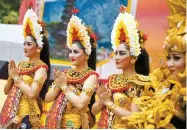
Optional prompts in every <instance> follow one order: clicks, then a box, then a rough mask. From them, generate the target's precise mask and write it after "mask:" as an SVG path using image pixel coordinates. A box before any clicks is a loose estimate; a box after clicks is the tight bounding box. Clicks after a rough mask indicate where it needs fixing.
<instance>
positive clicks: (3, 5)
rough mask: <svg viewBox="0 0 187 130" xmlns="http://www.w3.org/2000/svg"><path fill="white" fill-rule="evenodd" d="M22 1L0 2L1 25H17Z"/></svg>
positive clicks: (4, 0)
mask: <svg viewBox="0 0 187 130" xmlns="http://www.w3.org/2000/svg"><path fill="white" fill-rule="evenodd" d="M21 1H22V0H0V23H7V24H16V23H17V22H18V11H19V7H20V4H21Z"/></svg>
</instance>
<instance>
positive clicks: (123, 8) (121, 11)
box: [119, 5, 127, 13]
mask: <svg viewBox="0 0 187 130" xmlns="http://www.w3.org/2000/svg"><path fill="white" fill-rule="evenodd" d="M119 12H120V13H125V12H127V7H126V6H124V5H121V7H120V9H119Z"/></svg>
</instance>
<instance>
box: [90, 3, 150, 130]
mask: <svg viewBox="0 0 187 130" xmlns="http://www.w3.org/2000/svg"><path fill="white" fill-rule="evenodd" d="M126 11H127V9H126V7H124V6H121V8H120V14H119V15H118V17H117V19H116V21H115V24H114V27H113V30H112V34H111V42H112V45H113V46H112V47H113V49H114V52H115V60H116V67H117V68H118V69H122V71H123V73H122V74H113V75H111V76H109V79H108V84H107V86H100V87H98V88H97V95H98V98H99V100H98V101H96V102H95V103H94V105H93V107H92V112H93V114H97V113H98V112H100V111H102V113H101V117H100V120H99V121H98V124H97V126H98V128H106V129H108V128H112V129H115V128H128V127H126V124H124V123H123V122H121V121H122V120H121V117H123V116H130V115H131V114H132V113H133V112H136V111H138V107H137V106H136V104H134V103H133V102H132V101H133V98H134V97H139V96H141V91H142V89H143V87H144V86H145V85H147V84H148V83H149V79H148V78H147V76H144V75H148V74H149V63H148V60H149V58H148V54H147V52H146V50H145V49H144V48H143V44H144V42H145V40H146V39H147V36H146V35H145V34H144V33H143V32H140V31H138V30H137V22H136V21H135V19H134V17H133V16H132V15H131V14H129V13H127V12H126Z"/></svg>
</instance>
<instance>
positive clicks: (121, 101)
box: [98, 74, 150, 129]
mask: <svg viewBox="0 0 187 130" xmlns="http://www.w3.org/2000/svg"><path fill="white" fill-rule="evenodd" d="M149 83H150V81H149V78H148V77H147V76H143V75H139V74H137V75H135V76H132V77H129V78H124V77H123V75H122V74H114V75H111V76H110V77H109V79H108V87H109V88H110V89H111V91H112V93H113V95H112V97H113V100H114V103H115V105H117V106H119V107H121V108H124V109H126V110H130V106H131V103H132V101H133V99H134V98H135V97H139V96H141V94H142V92H143V89H144V86H146V85H148V84H149ZM98 128H106V129H107V128H114V129H124V128H130V127H128V126H127V125H126V123H124V122H123V121H122V120H121V118H119V117H117V116H115V114H114V113H112V112H111V111H110V110H109V109H107V110H104V111H103V112H102V114H101V117H100V120H99V122H98Z"/></svg>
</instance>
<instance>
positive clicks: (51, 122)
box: [45, 68, 98, 129]
mask: <svg viewBox="0 0 187 130" xmlns="http://www.w3.org/2000/svg"><path fill="white" fill-rule="evenodd" d="M63 72H64V73H65V74H66V76H67V82H68V86H69V90H70V91H72V92H74V93H75V94H76V95H80V93H81V92H82V91H87V90H83V84H84V81H85V80H86V79H87V78H88V77H89V76H90V75H96V76H98V74H97V73H96V72H95V71H93V70H92V69H90V68H88V69H86V70H85V71H81V72H76V71H75V70H74V69H67V70H64V71H63ZM88 94H90V92H88ZM91 126H92V119H91V116H90V113H89V108H88V106H87V107H86V108H84V109H83V110H78V109H77V108H75V107H74V106H73V105H72V104H71V102H69V101H68V99H67V98H66V96H65V95H64V93H63V92H61V93H60V94H59V95H58V96H57V98H56V100H55V101H54V102H53V105H52V107H51V109H50V111H49V113H48V116H47V119H46V122H45V128H47V129H49V128H50V129H57V128H59V129H60V128H63V129H68V128H70V129H79V128H83V129H89V128H91Z"/></svg>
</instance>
